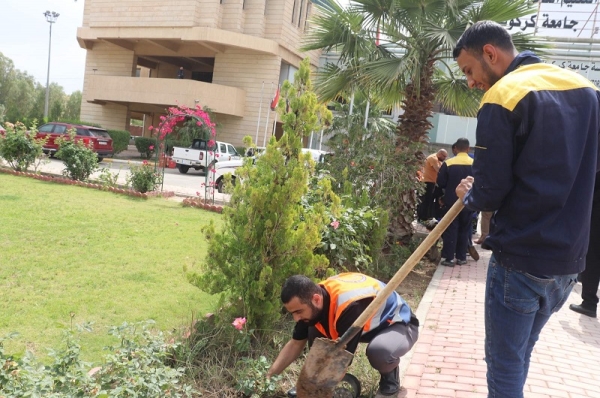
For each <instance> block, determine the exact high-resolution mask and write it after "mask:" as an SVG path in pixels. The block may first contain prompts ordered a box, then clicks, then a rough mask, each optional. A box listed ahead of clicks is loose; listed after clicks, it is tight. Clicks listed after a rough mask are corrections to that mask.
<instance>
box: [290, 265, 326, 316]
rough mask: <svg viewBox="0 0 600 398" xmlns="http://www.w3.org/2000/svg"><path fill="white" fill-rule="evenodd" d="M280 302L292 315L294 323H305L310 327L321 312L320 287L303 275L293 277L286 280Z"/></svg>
mask: <svg viewBox="0 0 600 398" xmlns="http://www.w3.org/2000/svg"><path fill="white" fill-rule="evenodd" d="M281 301H282V302H283V306H284V307H285V309H286V310H287V311H288V312H289V313H290V314H292V316H293V317H294V321H296V322H300V321H302V322H306V323H308V324H309V325H311V326H314V325H315V324H316V323H317V319H318V318H319V315H320V314H321V311H322V310H323V293H322V290H321V287H320V286H319V285H317V284H316V283H314V282H313V281H312V280H310V278H307V277H306V276H304V275H294V276H290V277H289V278H287V279H286V281H285V282H284V284H283V287H282V288H281Z"/></svg>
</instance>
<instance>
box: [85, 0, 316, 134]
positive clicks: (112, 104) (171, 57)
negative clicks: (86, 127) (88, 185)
mask: <svg viewBox="0 0 600 398" xmlns="http://www.w3.org/2000/svg"><path fill="white" fill-rule="evenodd" d="M313 11H314V8H313V5H312V3H311V0H160V1H157V0H86V2H85V8H84V17H83V26H82V27H81V28H79V29H78V30H77V40H78V41H79V44H80V46H81V47H83V48H85V49H86V50H87V58H86V69H85V79H84V86H83V101H82V105H81V120H86V121H90V122H95V123H99V124H101V125H102V126H103V127H105V128H109V129H120V130H124V129H126V127H127V126H128V125H129V121H130V119H131V118H136V119H143V120H144V135H150V132H149V130H148V127H149V126H151V125H153V126H157V125H158V123H159V116H160V115H163V114H165V110H166V108H168V107H170V106H175V105H178V104H182V105H186V106H189V107H194V106H195V104H197V103H198V104H200V105H202V106H208V107H209V108H211V109H212V110H213V111H214V112H215V115H216V121H217V122H218V123H219V125H220V127H219V129H218V130H217V137H218V139H219V140H220V141H227V142H231V143H233V144H234V145H241V143H242V138H243V137H244V136H245V135H251V136H252V137H253V138H254V137H255V134H256V132H257V130H258V131H259V133H260V134H259V137H260V138H259V140H258V143H259V145H261V144H262V141H263V138H262V137H263V135H264V134H265V131H267V130H268V131H269V134H270V130H271V127H269V128H268V129H267V126H266V114H267V109H268V107H269V103H270V101H271V99H272V97H273V95H274V93H275V89H276V87H277V85H278V84H279V83H281V82H283V81H284V80H285V79H288V78H291V77H292V76H293V73H294V71H295V70H297V68H298V66H299V64H300V61H301V60H302V59H303V58H305V57H306V56H309V57H310V58H311V63H312V64H313V65H314V66H317V64H318V55H319V54H318V53H317V52H311V53H302V52H300V51H299V50H298V48H299V47H300V45H301V40H302V37H303V36H304V34H305V32H306V29H307V27H308V19H309V18H310V15H312V13H313ZM181 67H183V72H184V78H183V79H178V78H177V75H178V71H179V69H180V68H181ZM263 82H264V90H263V89H262V87H263ZM261 91H262V111H261V117H260V119H261V120H260V124H259V118H258V115H259V107H260V104H261ZM273 118H274V114H273V113H272V112H271V115H270V122H269V124H272V121H273Z"/></svg>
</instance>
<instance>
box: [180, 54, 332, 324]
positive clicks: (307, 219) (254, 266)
mask: <svg viewBox="0 0 600 398" xmlns="http://www.w3.org/2000/svg"><path fill="white" fill-rule="evenodd" d="M309 75H310V69H309V62H308V60H305V61H303V62H302V64H301V67H300V70H299V71H298V72H297V73H296V75H295V82H294V84H290V83H289V82H286V83H285V84H284V85H283V88H282V90H281V96H282V100H281V103H280V107H279V108H278V111H279V112H280V113H281V114H282V115H281V120H282V121H283V130H284V133H283V137H282V138H281V140H280V141H279V142H276V141H275V139H271V141H270V142H269V145H268V147H267V150H266V152H265V154H264V155H262V156H260V157H258V158H257V159H256V165H254V166H253V165H252V159H250V158H248V159H246V161H245V164H244V166H243V167H241V168H240V169H238V170H237V171H236V175H237V176H238V177H239V179H240V180H241V181H243V183H241V184H236V186H235V189H234V192H233V194H232V197H231V202H230V205H231V207H230V208H226V209H225V212H224V217H225V227H224V229H223V230H222V231H217V230H216V229H215V226H214V225H213V224H211V225H210V226H209V227H207V228H206V229H205V231H204V232H205V235H206V238H207V239H208V241H209V244H210V247H209V251H208V255H207V258H206V259H205V267H204V270H203V272H202V274H190V275H189V279H190V281H191V282H192V283H193V284H194V285H195V286H197V287H199V288H200V289H202V290H205V291H208V292H211V293H221V292H224V295H223V299H224V301H225V302H226V303H227V304H228V305H226V306H225V307H226V308H228V309H229V311H230V312H231V313H232V315H235V316H245V317H246V318H247V320H248V327H249V328H251V329H265V328H266V327H269V326H271V325H272V323H273V321H274V320H276V319H277V318H278V317H279V316H280V308H281V304H280V301H279V294H280V291H281V285H282V284H283V282H284V280H285V279H286V278H287V277H289V276H290V275H293V274H304V275H308V276H309V277H316V276H317V275H320V276H324V275H326V274H327V272H328V261H327V259H326V258H325V256H323V255H319V254H315V252H314V251H315V248H316V247H317V246H318V245H319V244H320V241H321V230H322V228H323V226H324V224H325V223H326V221H327V220H326V214H325V206H324V205H323V204H319V203H317V204H315V206H312V207H310V208H306V207H304V206H303V205H302V203H301V200H302V197H303V196H304V195H305V194H306V193H307V191H308V179H309V176H310V174H311V173H312V172H313V171H314V163H313V162H312V160H311V159H310V156H309V155H303V154H302V153H301V151H300V149H301V144H302V137H304V136H306V135H308V134H310V132H311V131H318V130H319V129H320V128H321V125H322V124H323V123H328V122H329V120H330V119H331V112H329V111H328V110H327V109H326V108H325V107H324V106H323V105H321V104H319V103H318V101H317V98H316V95H315V94H314V92H313V91H312V87H311V83H310V78H309ZM286 103H288V104H289V109H286V106H285V104H286ZM286 110H287V112H286ZM245 141H246V142H245V144H246V146H251V145H252V142H251V138H250V137H246V139H245ZM324 187H326V184H325V185H324ZM330 193H331V190H326V189H324V190H323V195H329V194H330ZM334 201H335V200H334Z"/></svg>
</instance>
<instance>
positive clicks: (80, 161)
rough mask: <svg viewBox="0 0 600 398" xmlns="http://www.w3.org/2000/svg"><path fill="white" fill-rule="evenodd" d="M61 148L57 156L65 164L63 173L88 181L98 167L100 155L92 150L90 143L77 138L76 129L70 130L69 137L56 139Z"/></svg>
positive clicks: (75, 178) (73, 178) (71, 177)
mask: <svg viewBox="0 0 600 398" xmlns="http://www.w3.org/2000/svg"><path fill="white" fill-rule="evenodd" d="M56 142H57V143H58V145H59V149H58V151H57V152H56V157H57V158H59V159H61V160H62V161H63V163H64V164H65V169H64V170H63V175H64V176H65V177H68V178H70V179H72V180H77V181H87V179H88V178H90V175H92V173H93V172H95V171H96V170H97V169H98V155H96V153H95V152H94V151H93V150H92V148H91V145H92V144H90V143H86V142H84V141H83V140H75V130H74V129H72V130H71V131H69V135H68V136H67V137H64V138H63V137H61V138H58V139H57V140H56Z"/></svg>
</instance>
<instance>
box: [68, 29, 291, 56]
mask: <svg viewBox="0 0 600 398" xmlns="http://www.w3.org/2000/svg"><path fill="white" fill-rule="evenodd" d="M77 41H78V42H79V45H80V47H81V48H84V49H86V50H91V49H93V47H94V43H97V42H108V43H111V44H114V45H116V46H119V47H121V48H125V49H127V50H130V51H134V52H135V53H136V54H140V55H144V54H154V55H186V54H193V55H194V56H211V55H212V56H214V55H215V54H217V53H221V52H224V51H226V50H227V49H229V48H235V49H243V50H246V51H250V52H256V53H260V54H270V55H278V54H279V52H280V49H279V44H278V43H277V42H275V41H273V40H269V39H263V38H260V37H255V36H250V35H246V34H242V33H236V32H230V31H227V30H223V29H215V28H208V27H183V28H182V27H169V28H164V27H152V28H144V27H129V28H122V27H94V28H90V27H82V28H77Z"/></svg>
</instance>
